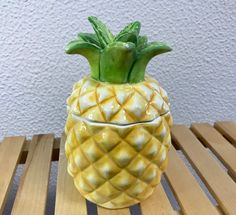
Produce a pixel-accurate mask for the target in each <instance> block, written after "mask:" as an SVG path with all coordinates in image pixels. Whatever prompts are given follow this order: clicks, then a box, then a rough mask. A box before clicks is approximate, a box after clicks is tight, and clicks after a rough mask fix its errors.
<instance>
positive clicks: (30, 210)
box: [12, 134, 54, 215]
mask: <svg viewBox="0 0 236 215" xmlns="http://www.w3.org/2000/svg"><path fill="white" fill-rule="evenodd" d="M53 141H54V136H53V135H52V134H47V135H35V136H34V137H33V139H32V142H31V144H30V147H29V153H28V156H27V160H26V163H25V168H24V173H23V176H22V177H21V180H20V184H19V188H18V191H17V194H16V199H15V202H14V205H13V208H12V214H13V215H14V214H16V215H19V214H24V215H28V214H29V215H32V214H37V215H41V214H44V213H45V207H46V200H47V189H48V180H49V173H50V166H51V155H52V148H53Z"/></svg>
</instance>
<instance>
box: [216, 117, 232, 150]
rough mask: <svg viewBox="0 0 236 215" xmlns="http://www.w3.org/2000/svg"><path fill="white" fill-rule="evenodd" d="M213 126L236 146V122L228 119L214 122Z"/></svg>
mask: <svg viewBox="0 0 236 215" xmlns="http://www.w3.org/2000/svg"><path fill="white" fill-rule="evenodd" d="M214 127H215V128H216V129H217V130H218V131H219V132H220V133H221V134H223V135H224V136H225V137H226V138H227V139H228V140H229V141H230V142H231V143H232V144H233V145H234V146H236V124H235V123H233V122H229V121H224V122H216V123H215V124H214Z"/></svg>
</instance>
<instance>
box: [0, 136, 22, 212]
mask: <svg viewBox="0 0 236 215" xmlns="http://www.w3.org/2000/svg"><path fill="white" fill-rule="evenodd" d="M24 142H25V137H6V138H5V139H4V140H3V142H2V143H1V145H0V214H2V211H3V208H4V205H5V203H6V199H7V196H8V192H9V189H10V185H11V182H12V178H13V176H14V173H15V170H16V167H17V164H18V161H19V158H20V155H21V151H22V148H23V145H24Z"/></svg>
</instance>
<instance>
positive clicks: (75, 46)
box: [65, 39, 100, 80]
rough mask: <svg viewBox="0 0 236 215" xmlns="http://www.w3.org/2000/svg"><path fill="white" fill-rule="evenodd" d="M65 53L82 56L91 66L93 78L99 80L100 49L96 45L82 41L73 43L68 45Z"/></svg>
mask: <svg viewBox="0 0 236 215" xmlns="http://www.w3.org/2000/svg"><path fill="white" fill-rule="evenodd" d="M65 51H66V53H67V54H80V55H82V56H84V57H85V58H86V59H87V60H88V62H89V65H90V68H91V76H92V77H93V78H95V79H97V80H99V64H100V48H99V47H97V46H96V45H94V44H92V43H89V42H85V41H83V40H81V39H79V40H74V41H71V42H70V43H68V44H67V46H66V48H65Z"/></svg>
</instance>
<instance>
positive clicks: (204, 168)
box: [172, 125, 236, 215]
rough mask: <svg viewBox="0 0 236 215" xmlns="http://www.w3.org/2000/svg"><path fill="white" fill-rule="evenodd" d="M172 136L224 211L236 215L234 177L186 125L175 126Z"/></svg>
mask: <svg viewBox="0 0 236 215" xmlns="http://www.w3.org/2000/svg"><path fill="white" fill-rule="evenodd" d="M172 138H173V140H174V141H175V142H176V144H178V145H179V147H180V148H181V149H182V150H183V151H184V153H185V155H186V156H187V157H188V159H189V161H190V162H191V163H192V165H193V166H194V168H195V169H196V171H197V172H198V174H199V176H200V177H201V179H202V180H203V181H204V182H205V184H206V186H207V187H208V189H209V190H210V192H211V193H212V195H213V196H214V198H215V199H216V200H217V202H218V204H219V206H220V208H221V209H222V210H223V211H224V213H225V214H231V215H235V211H236V184H235V182H234V181H233V180H232V178H231V177H230V176H229V175H228V174H227V173H226V172H225V171H224V170H223V169H222V168H221V166H220V165H219V164H218V163H217V162H216V161H215V160H214V158H213V157H211V156H210V155H209V153H208V152H207V150H206V149H205V148H204V146H203V145H202V144H201V143H200V141H199V140H198V139H197V138H196V137H195V136H194V134H193V133H192V132H191V131H190V130H189V129H188V128H187V127H186V126H183V125H175V126H173V128H172Z"/></svg>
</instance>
